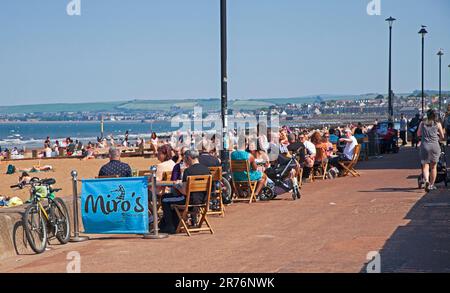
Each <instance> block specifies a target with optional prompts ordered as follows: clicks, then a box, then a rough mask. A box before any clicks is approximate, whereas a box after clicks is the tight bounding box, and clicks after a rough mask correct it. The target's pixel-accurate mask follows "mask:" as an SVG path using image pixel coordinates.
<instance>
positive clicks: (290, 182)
mask: <svg viewBox="0 0 450 293" xmlns="http://www.w3.org/2000/svg"><path fill="white" fill-rule="evenodd" d="M297 165H298V161H297V159H296V155H293V156H292V158H286V157H284V156H281V155H280V156H279V157H278V160H277V162H276V163H275V164H274V165H273V166H271V167H269V168H267V169H266V172H265V173H266V175H267V177H268V178H269V179H270V180H268V183H267V186H266V187H264V188H263V190H262V191H261V194H260V196H259V199H260V200H272V199H275V198H276V197H277V196H278V195H279V194H283V193H286V192H292V198H293V199H294V200H297V199H300V197H301V194H300V188H299V186H298V182H297V178H294V179H292V178H291V171H292V170H294V169H295V168H296V167H297Z"/></svg>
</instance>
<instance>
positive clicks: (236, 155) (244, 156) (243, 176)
mask: <svg viewBox="0 0 450 293" xmlns="http://www.w3.org/2000/svg"><path fill="white" fill-rule="evenodd" d="M245 150H246V140H245V136H244V135H241V136H239V140H238V148H237V150H236V151H234V152H232V153H231V160H232V161H248V162H249V163H250V174H249V175H250V180H251V181H258V185H257V186H256V191H255V193H256V195H259V193H260V192H261V190H262V189H263V187H264V186H265V185H266V181H267V177H266V175H265V174H263V173H262V172H260V171H258V165H257V164H256V160H255V157H254V156H253V155H252V154H250V153H248V152H246V151H245ZM233 179H234V180H236V181H247V172H233Z"/></svg>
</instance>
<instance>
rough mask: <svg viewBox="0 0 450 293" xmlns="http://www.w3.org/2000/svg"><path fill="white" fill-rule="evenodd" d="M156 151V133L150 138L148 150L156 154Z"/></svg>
mask: <svg viewBox="0 0 450 293" xmlns="http://www.w3.org/2000/svg"><path fill="white" fill-rule="evenodd" d="M157 149H158V136H157V135H156V132H152V135H151V137H150V150H151V151H152V152H155V153H156V151H157Z"/></svg>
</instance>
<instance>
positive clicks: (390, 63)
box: [386, 16, 395, 121]
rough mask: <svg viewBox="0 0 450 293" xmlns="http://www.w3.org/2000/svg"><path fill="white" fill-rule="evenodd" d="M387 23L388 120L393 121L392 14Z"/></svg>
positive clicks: (393, 19)
mask: <svg viewBox="0 0 450 293" xmlns="http://www.w3.org/2000/svg"><path fill="white" fill-rule="evenodd" d="M386 21H387V22H388V23H389V89H388V96H389V121H393V117H394V107H393V105H392V25H393V23H394V21H395V18H393V17H392V16H391V17H389V18H388V19H386Z"/></svg>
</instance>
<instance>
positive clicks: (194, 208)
mask: <svg viewBox="0 0 450 293" xmlns="http://www.w3.org/2000/svg"><path fill="white" fill-rule="evenodd" d="M211 186H212V176H211V175H206V176H189V177H188V179H187V189H186V204H184V205H172V208H174V209H175V212H176V214H177V216H178V218H179V219H180V223H179V224H178V227H177V231H176V232H177V233H181V232H185V233H186V234H187V235H188V236H191V232H201V231H208V232H210V233H211V234H214V231H213V229H212V228H211V225H210V223H209V221H208V218H207V215H208V210H209V201H210V198H211ZM193 192H205V193H206V201H205V203H203V204H198V205H194V204H190V199H191V193H193ZM198 219H200V220H198ZM189 220H190V221H189ZM196 220H198V221H196ZM195 222H198V224H197V223H195ZM203 224H205V225H206V227H202V226H203Z"/></svg>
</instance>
